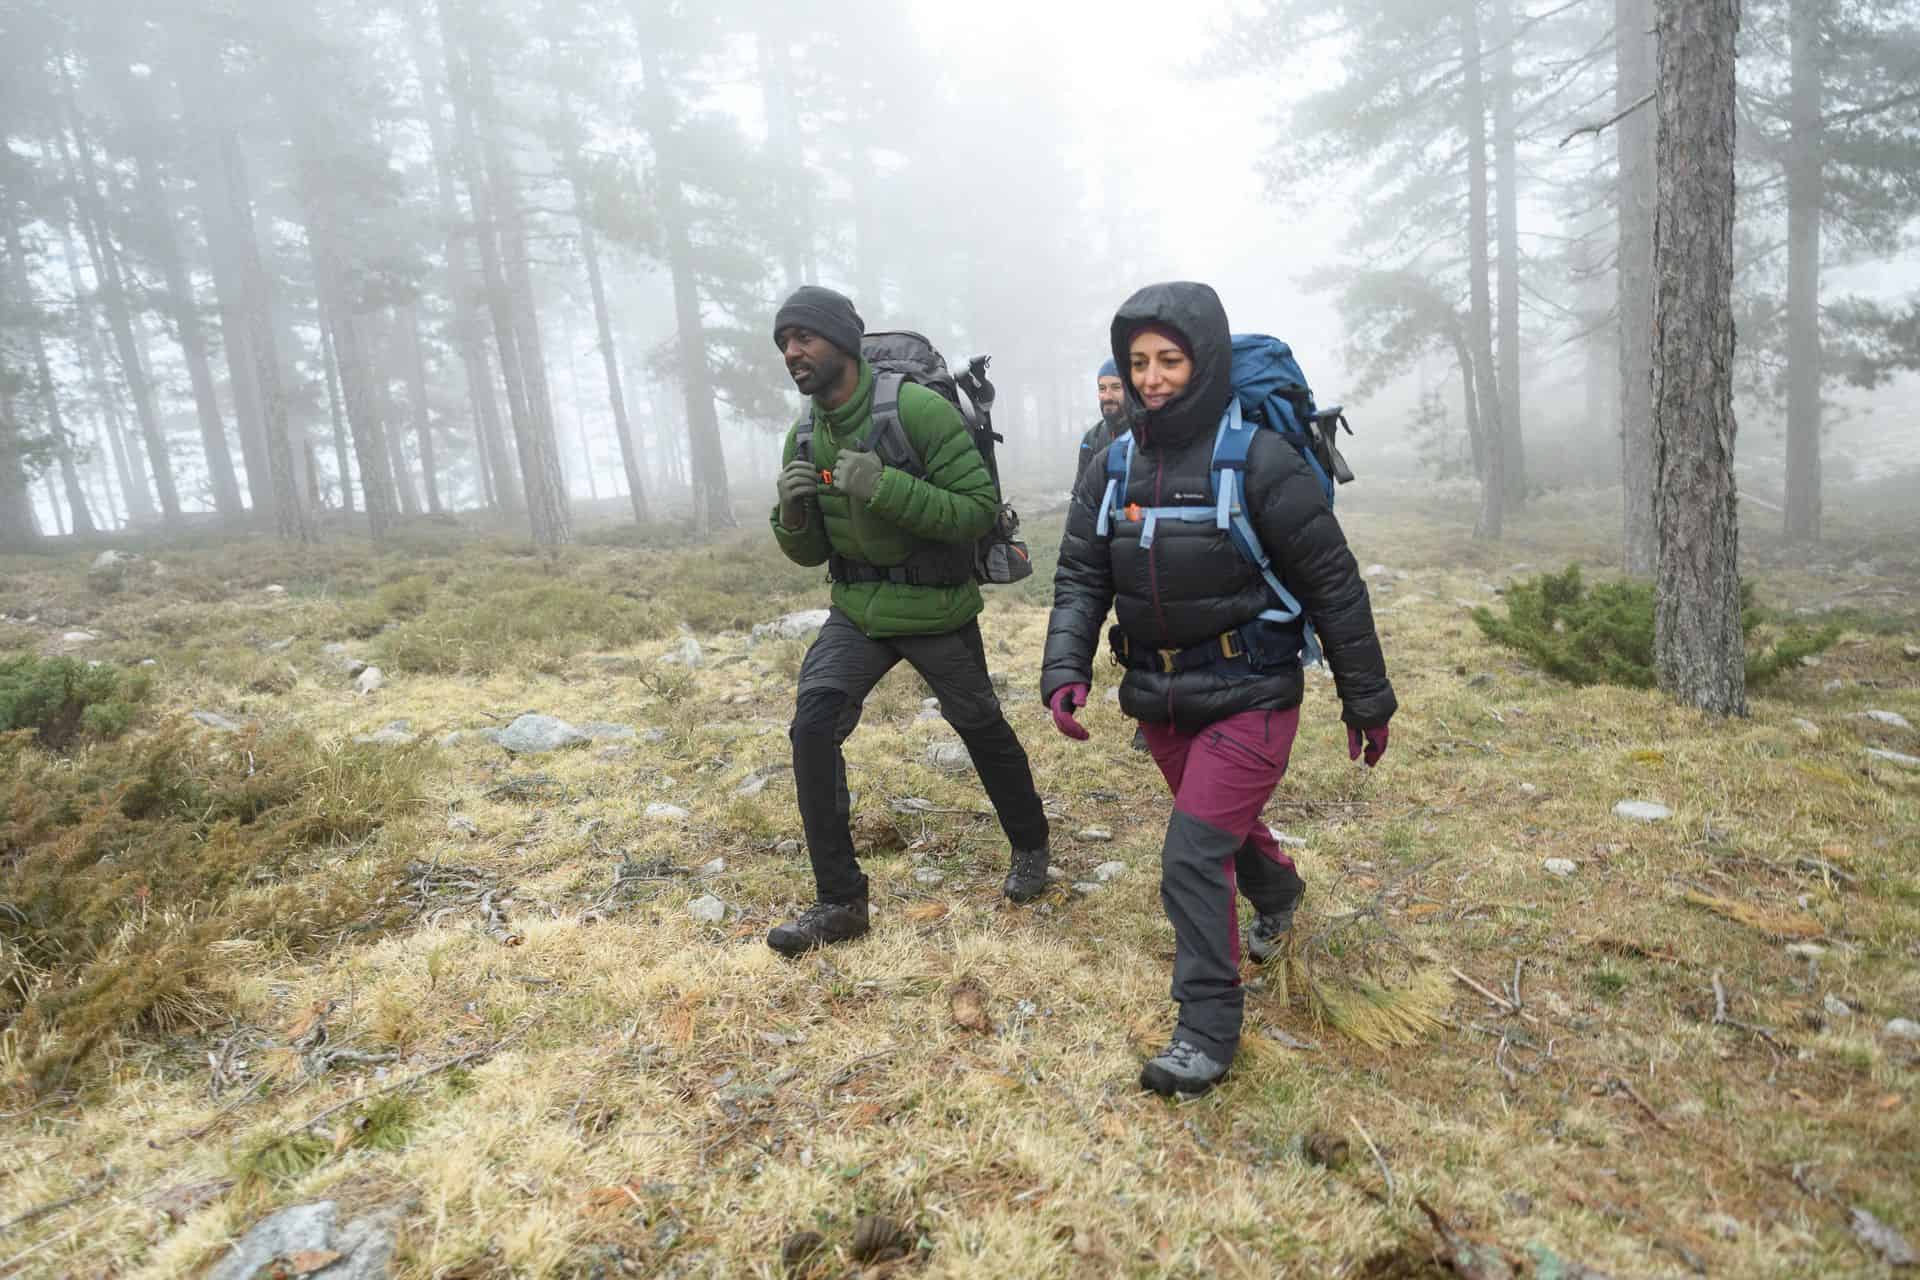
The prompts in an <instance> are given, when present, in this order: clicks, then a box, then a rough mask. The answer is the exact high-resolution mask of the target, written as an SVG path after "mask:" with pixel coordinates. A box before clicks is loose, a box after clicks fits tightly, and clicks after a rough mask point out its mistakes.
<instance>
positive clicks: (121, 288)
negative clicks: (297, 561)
mask: <svg viewBox="0 0 1920 1280" xmlns="http://www.w3.org/2000/svg"><path fill="white" fill-rule="evenodd" d="M67 115H68V121H69V126H70V128H71V129H72V132H73V150H74V153H75V154H76V155H77V156H78V157H79V173H78V176H77V180H76V182H75V184H74V186H75V190H76V191H77V192H78V203H79V206H80V226H81V235H82V237H83V238H84V239H85V240H86V242H87V250H88V252H89V253H91V254H92V256H93V274H94V279H95V280H97V281H98V282H99V286H100V304H101V306H102V307H103V308H104V309H105V311H106V315H107V324H108V327H109V328H110V329H111V330H112V332H113V340H114V345H115V347H116V348H117V349H118V351H119V355H120V374H121V377H122V378H123V379H124V380H125V382H126V384H127V394H128V395H129V396H130V397H131V398H132V400H133V409H134V415H135V417H136V418H137V419H138V421H139V424H140V436H141V441H142V443H143V444H144V445H145V447H146V455H147V458H146V461H147V466H148V468H149V470H150V471H151V472H152V475H153V486H154V492H156V493H157V494H158V495H159V498H160V515H161V518H162V519H163V520H164V521H165V522H166V523H168V524H178V523H179V522H180V491H179V489H178V488H177V487H176V486H175V485H174V482H173V464H172V463H171V461H170V460H169V459H168V455H167V441H166V435H165V433H164V432H163V431H162V430H161V428H160V417H159V414H158V412H157V411H156V410H155V408H154V403H153V386H152V384H151V383H150V382H149V381H148V379H147V370H146V365H145V363H144V362H143V361H142V359H141V352H140V343H139V340H138V338H137V337H136V336H135V334H134V331H133V313H132V310H131V308H130V307H129V305H128V303H127V291H126V285H125V280H124V277H123V275H122V272H121V264H120V258H119V251H118V249H117V248H116V246H115V244H114V241H113V234H112V228H111V225H110V223H109V220H108V218H107V212H106V202H105V200H103V199H102V198H101V195H100V175H99V172H98V169H97V167H96V166H95V164H94V159H93V144H92V143H91V142H90V141H89V140H88V138H87V135H86V132H85V130H84V128H83V126H82V125H81V122H80V113H79V112H78V111H77V110H75V109H74V108H73V106H72V103H71V102H69V103H68V105H67Z"/></svg>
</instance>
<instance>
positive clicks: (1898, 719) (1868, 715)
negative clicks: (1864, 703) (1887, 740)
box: [1856, 709, 1913, 730]
mask: <svg viewBox="0 0 1920 1280" xmlns="http://www.w3.org/2000/svg"><path fill="white" fill-rule="evenodd" d="M1856 718H1857V719H1860V720H1871V721H1873V722H1874V723H1875V724H1884V725H1886V726H1887V727H1888V728H1889V729H1908V730H1911V729H1912V728H1913V722H1912V721H1911V720H1909V719H1907V718H1906V717H1905V716H1903V715H1901V714H1900V713H1899V712H1898V711H1878V710H1872V709H1869V710H1866V711H1862V712H1861V713H1860V714H1859V716H1858V717H1856Z"/></svg>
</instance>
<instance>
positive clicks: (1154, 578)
mask: <svg viewBox="0 0 1920 1280" xmlns="http://www.w3.org/2000/svg"><path fill="white" fill-rule="evenodd" d="M1166 474H1167V460H1166V458H1164V457H1162V456H1161V455H1160V454H1159V452H1158V451H1156V452H1155V454H1154V459H1153V505H1154V506H1156V507H1157V506H1159V505H1160V487H1161V482H1162V481H1163V480H1164V479H1165V478H1166ZM1147 582H1148V589H1149V590H1150V591H1151V592H1152V593H1153V616H1154V618H1155V620H1156V621H1158V623H1159V624H1160V647H1161V648H1163V649H1164V648H1166V647H1167V611H1166V609H1165V608H1164V607H1162V605H1161V603H1160V540H1159V539H1158V538H1155V539H1154V541H1153V545H1152V546H1150V547H1148V548H1147ZM1173 685H1174V682H1173V681H1172V680H1171V679H1169V680H1168V681H1167V721H1168V723H1172V721H1173Z"/></svg>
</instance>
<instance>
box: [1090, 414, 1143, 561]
mask: <svg viewBox="0 0 1920 1280" xmlns="http://www.w3.org/2000/svg"><path fill="white" fill-rule="evenodd" d="M1132 474H1133V433H1132V432H1131V431H1129V432H1128V433H1127V434H1126V435H1124V436H1121V437H1120V438H1119V439H1118V440H1115V441H1114V442H1113V443H1112V444H1110V445H1108V446H1107V492H1106V496H1105V497H1103V498H1101V499H1100V514H1099V516H1098V517H1097V518H1096V519H1095V520H1094V522H1093V531H1094V533H1096V534H1097V535H1099V536H1100V537H1102V538H1105V537H1108V536H1110V535H1111V534H1112V533H1113V517H1114V516H1115V515H1117V514H1119V511H1120V507H1121V505H1122V500H1123V499H1125V498H1126V496H1127V480H1128V477H1130V476H1131V475H1132Z"/></svg>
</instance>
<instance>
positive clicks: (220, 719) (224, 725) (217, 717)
mask: <svg viewBox="0 0 1920 1280" xmlns="http://www.w3.org/2000/svg"><path fill="white" fill-rule="evenodd" d="M193 718H194V719H195V720H198V721H199V722H200V723H201V724H203V725H205V726H207V728H209V729H211V730H213V731H214V732H215V733H238V732H240V725H239V724H238V723H237V722H235V721H232V720H229V719H227V718H226V717H225V716H223V715H221V714H220V713H219V712H218V711H195V712H194V713H193Z"/></svg>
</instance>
